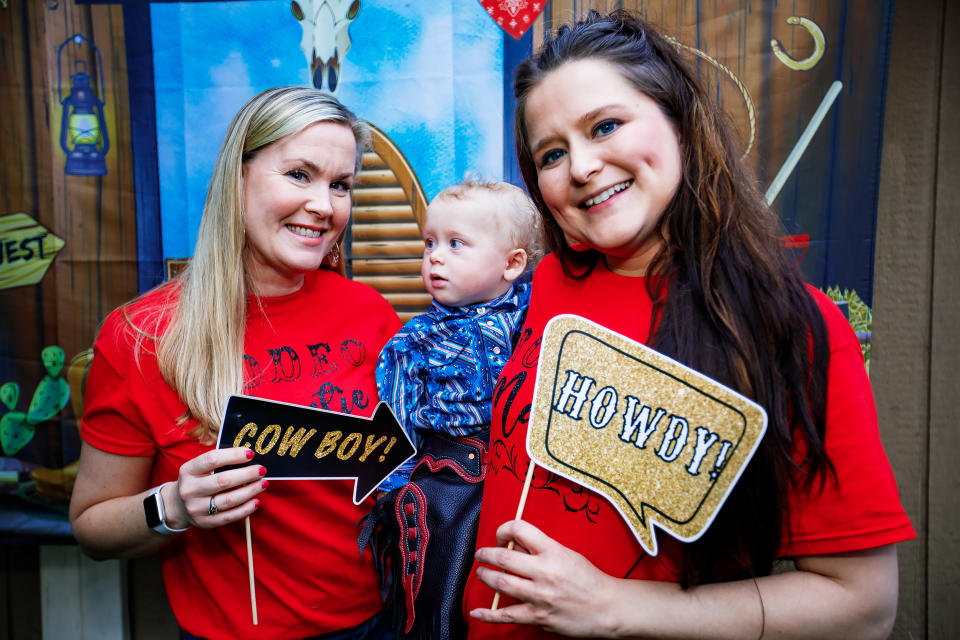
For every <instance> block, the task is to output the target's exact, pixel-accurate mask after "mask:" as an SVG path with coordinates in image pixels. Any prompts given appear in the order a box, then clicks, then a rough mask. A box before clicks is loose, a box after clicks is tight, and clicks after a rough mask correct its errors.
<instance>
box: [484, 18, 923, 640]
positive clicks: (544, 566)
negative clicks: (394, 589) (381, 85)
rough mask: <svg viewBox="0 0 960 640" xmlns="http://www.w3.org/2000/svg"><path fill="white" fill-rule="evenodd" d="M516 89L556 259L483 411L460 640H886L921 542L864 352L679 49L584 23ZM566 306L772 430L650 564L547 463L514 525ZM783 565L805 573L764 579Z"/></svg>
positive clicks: (640, 31)
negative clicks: (721, 389)
mask: <svg viewBox="0 0 960 640" xmlns="http://www.w3.org/2000/svg"><path fill="white" fill-rule="evenodd" d="M515 94H516V96H517V113H516V139H517V152H518V156H519V162H520V167H521V170H522V173H523V176H524V180H525V182H526V184H527V187H528V189H529V190H530V193H531V195H532V197H533V199H534V201H535V202H536V203H537V205H538V207H539V209H540V212H541V214H542V216H543V219H544V223H545V227H546V229H547V232H548V239H549V243H550V246H551V249H552V251H553V254H552V255H550V256H548V257H547V258H546V259H545V260H544V261H543V262H542V263H541V265H540V266H539V268H538V269H537V271H536V273H535V275H534V281H533V282H534V286H533V297H532V300H531V303H530V310H529V313H528V316H527V321H526V324H525V327H524V330H523V333H522V334H521V339H520V343H519V344H518V346H517V348H516V350H515V351H514V355H513V357H512V359H511V360H510V362H508V364H507V365H506V367H505V368H504V370H503V373H502V374H501V376H500V379H499V381H498V388H497V392H496V393H495V396H494V410H493V422H492V425H491V454H492V457H493V458H492V463H491V469H490V472H489V473H488V475H487V479H486V485H485V487H484V497H483V505H482V509H481V516H480V530H479V537H478V547H479V549H478V551H477V561H478V563H479V565H480V566H479V567H478V568H477V570H476V573H475V577H474V578H472V579H471V581H470V582H469V583H468V585H467V594H466V602H467V608H468V610H470V614H471V615H472V616H473V620H472V621H471V622H470V638H488V637H511V638H541V637H550V635H551V632H553V633H560V634H565V635H573V636H590V637H592V636H602V637H656V638H686V637H700V638H757V637H760V636H763V637H770V638H772V637H778V638H780V637H783V638H826V637H843V638H857V637H884V636H886V635H887V634H888V633H889V632H890V629H891V627H892V624H893V619H894V616H895V613H896V603H897V558H896V550H895V547H894V544H895V543H897V542H900V541H902V540H906V539H908V538H911V537H913V536H914V533H913V530H912V528H911V526H910V522H909V520H908V519H907V517H906V515H905V513H904V511H903V508H902V507H901V505H900V502H899V499H898V496H897V489H896V485H895V482H894V479H893V476H892V473H891V470H890V466H889V464H888V462H887V459H886V457H885V455H884V452H883V449H882V448H881V445H880V440H879V436H878V431H877V416H876V410H875V408H874V403H873V396H872V393H871V390H870V385H869V381H868V379H867V376H866V373H865V370H864V366H863V359H862V356H861V352H860V346H859V343H858V341H857V338H856V336H855V334H854V333H853V331H852V330H851V328H850V326H849V325H848V324H847V322H846V321H845V319H844V317H843V316H842V315H841V313H840V312H839V311H838V310H837V308H836V306H835V305H833V304H832V303H831V302H830V300H828V299H827V298H826V296H824V295H823V294H821V293H819V292H818V291H816V290H815V289H813V288H811V287H808V286H807V285H806V284H804V282H803V280H802V277H801V274H800V272H799V270H798V268H797V266H796V264H795V263H794V261H793V260H792V259H791V258H790V257H789V256H788V255H786V254H785V252H784V250H783V249H782V247H781V245H780V243H779V240H778V237H779V235H780V233H781V230H780V227H779V224H778V218H777V216H776V214H775V213H774V212H773V211H771V210H770V209H769V208H768V207H767V206H766V205H765V204H764V202H763V200H762V197H761V195H760V193H759V191H758V190H757V186H756V184H755V181H754V179H753V178H752V177H751V176H750V175H749V173H748V171H747V170H746V168H745V167H744V166H743V164H742V162H741V160H740V158H739V151H738V149H737V147H736V145H735V144H734V141H733V139H732V136H731V132H730V128H729V126H728V125H727V123H726V121H725V120H724V118H723V116H722V113H721V112H720V111H719V109H718V108H717V107H716V106H715V105H714V104H712V103H711V102H710V101H709V99H708V97H707V95H706V93H705V92H704V90H703V88H702V87H701V86H700V84H699V82H698V81H697V79H696V76H695V74H694V73H693V72H692V71H691V68H690V67H689V66H688V65H687V63H686V62H685V60H684V59H683V58H682V56H681V52H680V50H679V49H678V47H677V46H676V45H675V44H674V43H672V42H670V41H667V40H666V39H665V38H663V37H662V36H660V35H659V34H658V33H657V32H656V31H655V30H654V29H652V28H650V27H649V26H648V25H646V24H644V23H643V22H641V21H639V20H638V19H636V18H634V17H632V16H630V15H628V14H625V13H615V14H612V15H609V16H599V15H597V14H595V13H594V14H591V15H590V16H589V17H588V18H586V19H585V20H583V21H581V22H578V23H576V24H573V25H570V26H566V27H563V28H561V29H560V30H559V32H558V33H557V34H556V35H555V36H553V37H552V38H550V39H549V40H548V41H547V42H546V43H545V44H544V45H543V48H542V49H541V50H540V51H539V52H538V53H537V54H535V55H533V56H531V57H530V58H528V59H527V60H526V61H524V62H523V63H522V64H521V65H520V67H519V69H518V71H517V75H516V81H515ZM562 313H573V314H578V315H581V316H584V317H586V318H589V319H591V320H594V321H596V322H598V323H600V324H602V325H605V326H607V327H609V328H611V329H613V330H615V331H617V332H619V333H621V334H624V335H626V336H629V337H632V338H634V339H636V340H639V341H642V342H644V343H646V344H648V345H650V346H651V347H653V348H655V349H657V350H658V351H660V352H662V353H665V354H666V355H668V356H670V357H672V358H674V359H676V360H679V361H680V362H682V363H684V364H686V365H688V366H690V367H692V368H694V369H697V370H699V371H701V372H703V373H705V374H706V375H708V376H710V377H712V378H714V379H716V380H719V381H721V382H722V383H724V384H726V385H728V386H730V387H732V388H734V389H736V390H738V391H739V392H740V393H742V394H744V395H746V396H748V397H750V398H752V399H753V400H755V401H756V402H758V403H759V404H761V405H762V406H763V407H764V408H765V409H766V411H767V414H768V418H769V425H768V428H767V433H766V436H765V437H764V439H763V441H762V443H761V445H760V448H759V450H758V451H757V453H756V454H755V456H754V457H753V459H752V461H751V462H750V464H749V466H748V467H747V469H746V471H745V472H744V474H743V475H742V476H741V477H740V479H739V482H738V483H737V485H736V488H735V489H734V491H733V492H732V494H731V495H730V497H729V498H728V500H727V502H726V503H725V505H724V506H723V508H722V509H721V510H720V513H719V515H718V516H717V518H716V520H715V521H714V522H713V524H712V525H711V527H710V528H709V530H708V531H707V532H706V534H705V535H704V536H703V537H702V538H701V539H699V540H697V541H696V542H693V543H689V544H683V543H680V542H678V541H676V540H673V539H671V538H670V537H669V536H667V535H664V534H661V535H660V536H659V542H660V550H659V554H658V555H657V556H655V557H651V556H649V555H647V554H645V553H644V551H643V549H642V548H641V547H640V545H639V544H638V543H637V541H636V539H635V538H634V536H633V534H632V533H631V531H630V529H629V528H628V527H627V525H626V523H625V522H624V521H623V520H622V519H621V518H620V516H619V515H618V513H617V512H616V510H615V509H614V508H613V507H612V506H611V505H610V503H608V502H607V501H606V500H605V499H604V498H602V497H600V496H597V495H595V494H593V493H591V492H589V491H586V490H584V489H582V488H580V487H578V486H576V485H574V484H573V483H570V482H568V481H566V480H564V479H562V478H559V477H557V476H554V475H552V474H549V473H547V472H546V471H545V470H543V469H537V470H536V473H535V475H534V481H533V485H532V489H531V491H530V495H529V498H528V500H527V503H526V508H525V511H524V514H523V520H522V521H514V520H512V518H513V516H514V510H515V509H516V505H517V503H518V500H519V496H520V491H521V487H522V484H523V479H524V476H525V475H526V470H527V465H528V464H529V458H528V457H527V454H526V447H525V445H524V443H525V437H526V423H527V421H528V420H529V419H530V403H531V398H532V393H533V387H534V379H535V375H536V364H537V354H538V349H539V339H540V336H541V335H542V333H543V329H544V325H545V324H546V323H547V321H549V320H550V318H552V317H554V316H556V315H558V314H562ZM511 541H512V542H514V543H515V545H516V547H515V548H514V549H513V550H508V549H507V548H506V545H507V543H508V542H511ZM782 558H788V559H791V560H792V561H793V564H794V565H795V567H796V570H795V571H789V572H777V573H775V574H773V575H771V573H772V571H773V569H774V566H775V564H776V563H777V562H778V560H780V559H782ZM494 589H498V590H500V591H501V592H502V593H503V595H504V597H503V599H502V601H501V606H500V608H498V609H497V610H492V609H491V608H490V606H491V601H492V599H493V594H494V591H493V590H494ZM507 623H512V624H513V625H514V626H509V627H504V626H502V625H503V624H507Z"/></svg>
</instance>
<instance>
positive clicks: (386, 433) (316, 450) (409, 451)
mask: <svg viewBox="0 0 960 640" xmlns="http://www.w3.org/2000/svg"><path fill="white" fill-rule="evenodd" d="M229 447H249V448H251V449H253V450H254V452H256V454H257V458H256V461H257V463H258V464H262V465H263V466H265V467H266V468H267V474H268V475H267V476H266V478H267V479H271V480H272V479H286V480H342V479H351V478H352V479H354V480H355V484H354V493H353V503H354V504H360V503H361V502H363V501H364V499H365V498H366V497H367V496H368V495H370V494H371V493H372V492H373V490H374V489H376V488H377V485H379V484H380V483H381V482H383V480H384V479H385V478H386V477H387V476H389V475H390V474H391V473H393V471H394V470H395V469H396V468H397V467H399V466H400V465H401V464H403V463H404V462H406V461H407V460H409V459H410V458H412V457H413V455H414V454H415V453H416V448H415V447H414V446H413V443H411V442H410V438H409V437H408V436H407V434H406V432H404V430H403V428H402V427H401V426H400V423H399V422H397V419H396V417H394V415H393V412H392V411H391V410H390V407H389V406H388V405H387V404H386V403H384V402H381V403H380V404H378V405H377V409H376V411H374V413H373V417H372V418H361V417H358V416H351V415H348V414H345V413H336V412H334V411H325V410H323V409H313V408H311V407H304V406H301V405H296V404H287V403H285V402H276V401H273V400H263V399H261V398H253V397H250V396H238V395H234V396H230V398H229V399H228V400H227V408H226V411H224V417H223V421H222V423H221V425H220V435H219V436H218V438H217V448H218V449H225V448H229ZM227 468H230V467H223V468H221V469H219V470H220V471H222V470H225V469H227Z"/></svg>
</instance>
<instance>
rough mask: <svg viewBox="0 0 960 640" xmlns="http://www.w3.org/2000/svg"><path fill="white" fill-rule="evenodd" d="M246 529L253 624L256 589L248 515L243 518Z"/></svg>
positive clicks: (254, 620) (255, 617)
mask: <svg viewBox="0 0 960 640" xmlns="http://www.w3.org/2000/svg"><path fill="white" fill-rule="evenodd" d="M243 525H244V528H246V530H247V574H248V575H249V576H250V608H251V609H252V610H253V624H257V591H256V589H255V588H254V586H253V544H252V542H251V541H250V516H247V517H246V518H244V519H243Z"/></svg>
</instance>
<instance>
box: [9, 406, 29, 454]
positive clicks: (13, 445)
mask: <svg viewBox="0 0 960 640" xmlns="http://www.w3.org/2000/svg"><path fill="white" fill-rule="evenodd" d="M34 431H35V427H34V426H33V425H32V424H29V423H28V422H27V417H26V416H25V415H23V412H22V411H10V412H8V413H5V414H3V417H2V418H0V446H2V448H3V455H5V456H12V455H14V454H16V453H17V452H18V451H20V449H23V447H24V446H25V445H26V444H27V443H28V442H30V440H31V439H33V433H34Z"/></svg>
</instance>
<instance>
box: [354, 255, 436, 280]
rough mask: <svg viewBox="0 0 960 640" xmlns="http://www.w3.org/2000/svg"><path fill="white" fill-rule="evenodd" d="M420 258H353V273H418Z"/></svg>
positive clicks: (355, 274) (358, 274)
mask: <svg viewBox="0 0 960 640" xmlns="http://www.w3.org/2000/svg"><path fill="white" fill-rule="evenodd" d="M420 263H421V260H420V258H396V259H370V260H361V259H357V258H354V260H353V274H354V276H360V275H364V276H365V275H381V274H382V275H392V274H414V273H420Z"/></svg>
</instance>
